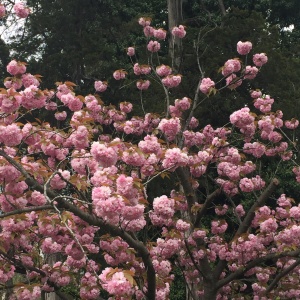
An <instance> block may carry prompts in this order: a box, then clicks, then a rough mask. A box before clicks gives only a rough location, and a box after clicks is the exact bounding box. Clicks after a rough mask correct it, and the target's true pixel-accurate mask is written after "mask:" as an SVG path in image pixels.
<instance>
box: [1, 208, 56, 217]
mask: <svg viewBox="0 0 300 300" xmlns="http://www.w3.org/2000/svg"><path fill="white" fill-rule="evenodd" d="M47 209H54V208H53V206H52V205H42V206H29V207H25V208H20V209H17V210H13V211H10V212H7V213H4V214H0V219H3V218H6V217H9V216H14V215H19V214H24V213H28V212H32V211H40V210H47Z"/></svg>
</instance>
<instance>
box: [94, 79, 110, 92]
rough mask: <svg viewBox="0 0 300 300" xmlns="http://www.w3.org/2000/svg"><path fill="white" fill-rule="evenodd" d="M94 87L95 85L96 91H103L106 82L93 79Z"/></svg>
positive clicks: (105, 87)
mask: <svg viewBox="0 0 300 300" xmlns="http://www.w3.org/2000/svg"><path fill="white" fill-rule="evenodd" d="M94 87H95V90H96V91H97V92H100V93H101V92H105V91H106V89H107V82H106V81H100V80H99V81H95V83H94Z"/></svg>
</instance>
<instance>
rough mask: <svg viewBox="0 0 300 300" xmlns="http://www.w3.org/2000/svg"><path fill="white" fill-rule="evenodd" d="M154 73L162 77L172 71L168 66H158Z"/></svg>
mask: <svg viewBox="0 0 300 300" xmlns="http://www.w3.org/2000/svg"><path fill="white" fill-rule="evenodd" d="M156 73H157V75H158V76H161V77H164V76H168V75H170V74H171V73H172V69H171V67H169V66H165V65H160V66H158V67H156Z"/></svg>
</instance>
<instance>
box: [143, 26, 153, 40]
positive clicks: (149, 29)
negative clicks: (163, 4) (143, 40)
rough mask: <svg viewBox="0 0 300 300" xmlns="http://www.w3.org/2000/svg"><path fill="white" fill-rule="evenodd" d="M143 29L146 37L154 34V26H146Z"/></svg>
mask: <svg viewBox="0 0 300 300" xmlns="http://www.w3.org/2000/svg"><path fill="white" fill-rule="evenodd" d="M143 31H144V35H145V37H151V36H153V35H154V28H153V27H151V26H145V27H144V30H143Z"/></svg>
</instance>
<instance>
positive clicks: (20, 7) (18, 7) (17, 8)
mask: <svg viewBox="0 0 300 300" xmlns="http://www.w3.org/2000/svg"><path fill="white" fill-rule="evenodd" d="M13 9H14V12H15V13H16V15H17V16H18V17H19V18H27V17H28V15H29V14H30V9H29V8H28V7H25V6H24V4H23V3H22V2H18V3H16V4H15V5H14V8H13Z"/></svg>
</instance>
